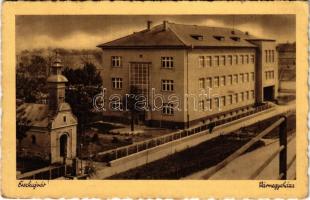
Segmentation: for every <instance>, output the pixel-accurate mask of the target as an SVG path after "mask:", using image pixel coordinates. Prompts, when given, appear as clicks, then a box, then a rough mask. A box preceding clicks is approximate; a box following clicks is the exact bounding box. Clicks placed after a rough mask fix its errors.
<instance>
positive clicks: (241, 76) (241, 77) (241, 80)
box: [240, 74, 244, 83]
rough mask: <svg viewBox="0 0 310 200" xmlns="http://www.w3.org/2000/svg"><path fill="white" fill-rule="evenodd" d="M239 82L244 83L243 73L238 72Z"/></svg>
mask: <svg viewBox="0 0 310 200" xmlns="http://www.w3.org/2000/svg"><path fill="white" fill-rule="evenodd" d="M240 82H241V83H244V74H240Z"/></svg>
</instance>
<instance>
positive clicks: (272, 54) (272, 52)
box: [271, 50, 274, 62]
mask: <svg viewBox="0 0 310 200" xmlns="http://www.w3.org/2000/svg"><path fill="white" fill-rule="evenodd" d="M271 58H272V62H274V50H272V51H271Z"/></svg>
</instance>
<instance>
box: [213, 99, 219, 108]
mask: <svg viewBox="0 0 310 200" xmlns="http://www.w3.org/2000/svg"><path fill="white" fill-rule="evenodd" d="M219 107H220V100H219V98H218V97H216V98H214V108H219Z"/></svg>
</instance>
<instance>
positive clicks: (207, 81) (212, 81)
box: [198, 72, 255, 89]
mask: <svg viewBox="0 0 310 200" xmlns="http://www.w3.org/2000/svg"><path fill="white" fill-rule="evenodd" d="M250 80H251V81H254V80H255V75H254V72H251V73H240V74H239V75H238V74H233V75H232V74H231V75H227V76H216V77H213V78H212V77H207V78H200V79H199V80H198V82H199V89H206V88H212V87H220V86H226V85H233V84H238V82H240V83H245V82H250Z"/></svg>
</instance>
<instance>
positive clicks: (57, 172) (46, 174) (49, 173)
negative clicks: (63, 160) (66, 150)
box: [17, 165, 71, 180]
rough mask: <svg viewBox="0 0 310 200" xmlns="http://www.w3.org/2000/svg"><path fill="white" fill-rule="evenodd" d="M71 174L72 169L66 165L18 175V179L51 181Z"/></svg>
mask: <svg viewBox="0 0 310 200" xmlns="http://www.w3.org/2000/svg"><path fill="white" fill-rule="evenodd" d="M70 172H71V168H70V167H69V166H65V165H58V166H49V167H44V168H41V169H38V170H33V171H30V172H25V173H23V174H19V175H17V179H37V180H51V179H55V178H59V177H62V176H65V175H67V174H69V173H70Z"/></svg>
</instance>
